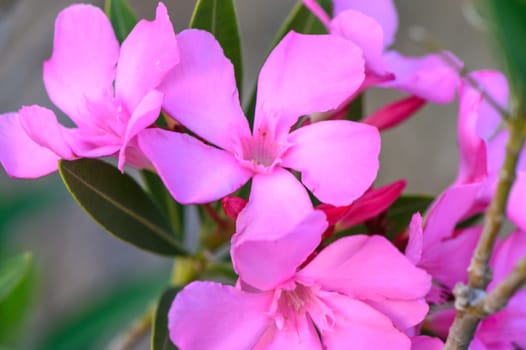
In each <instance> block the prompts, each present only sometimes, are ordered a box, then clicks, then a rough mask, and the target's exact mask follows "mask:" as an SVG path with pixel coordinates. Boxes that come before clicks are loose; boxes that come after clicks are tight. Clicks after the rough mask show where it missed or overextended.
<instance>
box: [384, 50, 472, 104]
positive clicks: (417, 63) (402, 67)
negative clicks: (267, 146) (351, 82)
mask: <svg viewBox="0 0 526 350" xmlns="http://www.w3.org/2000/svg"><path fill="white" fill-rule="evenodd" d="M445 56H447V57H448V60H449V61H453V62H455V67H452V66H451V63H449V61H446V58H445ZM383 58H384V62H385V65H386V69H387V70H388V71H390V72H392V73H394V75H395V79H394V80H393V81H390V82H387V83H384V84H382V86H383V87H388V88H395V89H400V90H402V91H405V92H408V93H410V94H412V95H416V96H418V97H420V98H423V99H424V100H427V101H430V102H433V103H449V102H451V101H452V100H453V98H454V97H455V93H456V90H457V87H458V84H459V82H460V77H459V73H458V72H459V71H460V70H461V69H462V67H463V63H462V61H460V60H459V59H458V58H457V57H455V56H454V55H453V54H452V53H450V52H442V53H440V54H429V55H426V56H422V57H408V56H402V55H401V54H399V53H398V52H396V51H390V52H387V53H386V54H384V57H383Z"/></svg>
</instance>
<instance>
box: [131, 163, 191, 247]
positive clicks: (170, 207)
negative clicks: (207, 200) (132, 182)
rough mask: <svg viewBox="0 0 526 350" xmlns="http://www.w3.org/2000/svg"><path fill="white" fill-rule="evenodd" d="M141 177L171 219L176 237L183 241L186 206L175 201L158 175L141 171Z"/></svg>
mask: <svg viewBox="0 0 526 350" xmlns="http://www.w3.org/2000/svg"><path fill="white" fill-rule="evenodd" d="M141 177H142V179H143V181H144V183H145V185H146V188H147V190H148V192H149V193H150V194H151V196H152V198H154V200H155V201H156V202H157V204H158V205H159V206H160V207H161V208H162V210H163V211H164V213H165V214H166V217H168V218H169V219H170V225H171V227H172V230H173V232H174V233H175V236H176V237H177V238H178V239H179V240H182V239H183V233H184V206H183V205H182V204H180V203H177V202H176V201H175V200H174V199H173V197H172V195H171V194H170V192H168V190H167V189H166V186H164V184H163V182H162V180H161V179H160V178H159V176H158V175H157V174H154V173H152V172H151V171H148V170H143V171H141Z"/></svg>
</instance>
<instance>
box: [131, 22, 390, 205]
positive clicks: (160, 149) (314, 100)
mask: <svg viewBox="0 0 526 350" xmlns="http://www.w3.org/2000/svg"><path fill="white" fill-rule="evenodd" d="M178 43H179V46H180V50H181V51H180V52H181V61H180V63H179V64H178V65H177V66H176V67H175V68H174V70H172V72H171V73H170V74H169V75H168V77H167V78H166V80H165V81H164V83H163V85H162V88H161V90H162V91H163V92H164V93H165V95H166V98H165V102H164V104H163V108H164V109H165V110H166V112H167V113H168V114H169V115H171V116H172V117H173V118H174V119H176V120H177V121H179V122H180V123H181V124H182V125H184V126H185V127H186V128H188V129H189V130H190V131H192V132H193V133H195V134H196V135H197V136H198V137H199V138H200V139H198V138H196V137H192V136H190V135H187V134H183V133H177V132H171V131H167V130H161V129H155V128H152V129H148V130H145V131H144V132H142V133H141V135H139V138H138V139H139V145H140V148H141V150H143V151H144V153H145V154H146V155H147V156H148V158H149V159H150V160H151V162H152V164H153V165H154V167H155V169H156V171H157V172H158V174H159V175H160V177H161V178H162V180H163V181H164V183H165V185H166V186H167V188H168V189H169V191H170V193H171V194H172V195H173V197H174V198H175V199H176V200H177V201H179V202H182V203H203V202H210V201H213V200H217V199H220V198H222V197H224V196H226V195H228V194H230V193H232V192H233V191H235V190H237V189H238V188H240V187H241V186H242V185H243V184H245V183H246V182H247V181H248V180H249V179H251V178H252V189H253V190H254V188H256V187H258V186H260V184H261V183H263V182H265V183H267V182H269V183H273V185H271V187H272V186H276V188H279V189H280V191H281V192H279V191H272V193H276V192H277V193H278V197H275V198H274V199H273V200H278V201H279V199H278V198H279V197H281V196H285V197H287V196H288V192H289V188H294V189H295V188H297V187H298V186H300V187H301V188H302V189H301V191H303V192H305V193H304V195H302V197H303V198H306V199H305V200H306V201H307V203H306V204H301V206H302V207H308V206H311V204H310V200H309V199H308V196H307V193H306V191H305V190H304V189H303V187H302V186H301V184H300V183H299V182H298V180H297V179H296V178H295V177H294V176H293V175H292V174H291V173H290V172H288V171H285V170H284V169H292V170H295V171H297V172H300V173H301V181H302V182H303V184H304V185H305V186H306V187H307V188H308V189H309V190H310V191H311V192H312V193H313V194H314V195H315V196H316V197H317V198H318V199H320V200H321V201H322V202H326V203H330V204H334V205H347V204H349V203H350V202H352V201H353V200H354V199H356V198H358V197H359V196H360V195H361V194H362V193H363V192H364V191H365V190H367V188H368V187H369V186H370V185H371V183H372V181H373V180H374V178H375V176H376V173H377V170H378V153H379V149H380V138H379V134H378V131H377V130H376V128H373V127H371V126H369V125H365V124H361V123H355V122H350V121H328V122H320V123H314V124H311V125H308V126H303V127H299V128H296V129H294V128H293V126H294V124H296V122H297V120H298V118H299V117H301V116H303V115H307V114H310V113H313V112H319V111H328V110H332V109H335V108H337V107H338V106H339V105H340V103H341V102H343V101H344V100H345V98H346V97H347V96H348V94H349V91H353V90H355V89H357V88H358V87H359V86H360V84H361V83H362V81H363V79H364V65H363V60H362V58H361V50H360V49H359V48H358V47H357V46H355V45H354V44H352V43H350V42H348V41H346V40H343V39H341V38H338V37H335V36H330V35H302V34H297V33H294V32H291V33H289V34H288V35H286V36H285V38H284V39H283V40H282V41H281V42H280V43H279V44H278V45H277V46H276V48H275V49H274V50H273V51H272V53H271V54H270V56H269V57H268V59H267V61H266V62H265V64H264V65H263V68H262V69H261V72H260V75H259V80H258V92H257V103H256V112H255V122H254V128H253V132H252V133H251V132H250V129H249V125H248V122H247V119H246V118H245V116H244V115H243V111H242V109H241V106H240V103H239V97H238V91H237V88H236V83H235V78H234V70H233V66H232V64H231V63H230V61H229V60H228V59H227V58H226V57H225V56H224V54H223V51H222V49H221V47H220V46H219V44H218V43H217V41H216V40H215V39H214V38H213V36H212V35H211V34H209V33H207V32H204V31H199V30H187V31H184V32H182V33H180V34H179V35H178ZM291 129H292V130H291ZM201 140H204V141H206V142H208V143H205V142H203V141H201ZM251 200H252V196H251ZM249 205H250V204H249ZM311 210H312V208H311ZM256 212H259V211H258V210H256Z"/></svg>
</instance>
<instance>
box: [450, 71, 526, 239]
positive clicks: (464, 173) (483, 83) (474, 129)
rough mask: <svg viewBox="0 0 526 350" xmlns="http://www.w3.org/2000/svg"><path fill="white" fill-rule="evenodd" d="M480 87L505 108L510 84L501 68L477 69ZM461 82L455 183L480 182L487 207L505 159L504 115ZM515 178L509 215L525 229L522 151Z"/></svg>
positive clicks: (525, 155) (479, 202)
mask: <svg viewBox="0 0 526 350" xmlns="http://www.w3.org/2000/svg"><path fill="white" fill-rule="evenodd" d="M471 77H472V78H473V79H474V80H475V81H477V83H478V84H479V86H480V88H479V89H483V90H484V91H486V93H487V94H488V95H490V96H492V99H493V100H494V101H495V102H496V103H498V104H499V105H500V106H501V108H506V106H507V100H508V95H509V91H508V84H507V81H506V78H505V76H504V75H503V74H502V73H500V72H498V71H491V70H489V71H477V72H473V73H471ZM479 89H475V88H473V87H471V86H470V85H468V84H467V83H464V84H462V86H461V88H460V92H459V99H460V106H459V121H458V140H459V148H460V166H459V172H458V176H457V179H456V181H455V183H456V184H467V183H471V184H479V188H480V195H479V196H478V198H477V199H476V203H474V204H477V205H479V206H481V207H482V209H484V207H486V206H487V205H488V204H489V203H490V201H491V198H492V197H493V194H494V192H495V189H496V186H497V181H498V176H499V172H500V169H501V167H502V164H503V163H504V157H505V150H506V142H507V140H508V131H507V130H505V129H502V130H501V124H502V121H501V116H500V115H499V112H498V111H497V110H496V109H495V108H494V107H493V106H492V105H491V104H490V103H488V102H487V101H486V100H485V98H484V96H483V94H482V93H481V92H480V91H479ZM516 171H517V173H516V175H517V176H516V180H515V182H514V184H513V187H512V190H511V194H510V199H509V201H508V206H507V215H508V218H509V219H510V220H511V221H512V222H513V223H515V224H516V225H517V226H519V227H520V228H521V229H522V230H526V216H525V215H524V213H525V210H526V200H525V199H526V196H525V193H526V153H524V152H521V155H520V157H519V162H518V165H517V170H516Z"/></svg>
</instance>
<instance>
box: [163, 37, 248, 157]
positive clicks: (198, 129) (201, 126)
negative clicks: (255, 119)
mask: <svg viewBox="0 0 526 350" xmlns="http://www.w3.org/2000/svg"><path fill="white" fill-rule="evenodd" d="M177 42H178V44H179V48H180V62H179V63H178V64H177V65H176V66H175V68H174V69H173V70H172V71H171V72H170V74H169V75H168V76H167V78H166V80H165V81H164V83H163V85H162V88H161V90H162V91H163V92H164V93H165V95H166V98H165V102H164V105H163V108H164V109H166V111H167V112H168V113H169V114H170V115H171V116H172V117H173V118H174V119H176V120H178V121H179V122H180V123H181V124H183V125H184V126H186V127H187V128H188V129H190V130H192V131H193V132H195V133H196V134H197V135H199V136H200V137H202V138H203V139H205V140H206V141H208V142H210V143H212V144H214V145H216V146H218V147H221V148H223V149H226V150H229V151H232V152H233V151H234V150H236V149H237V148H236V147H237V145H238V143H239V139H240V138H246V137H248V136H249V134H250V130H249V127H248V122H247V120H246V118H245V116H244V114H243V110H242V109H241V105H240V103H239V94H238V91H237V87H236V79H235V76H234V67H233V66H232V63H231V62H230V61H229V60H228V58H226V57H225V55H224V53H223V49H221V46H219V43H218V42H217V40H216V39H215V38H214V37H213V35H212V34H210V33H208V32H205V31H202V30H196V29H190V30H185V31H183V32H181V33H180V34H178V35H177Z"/></svg>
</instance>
